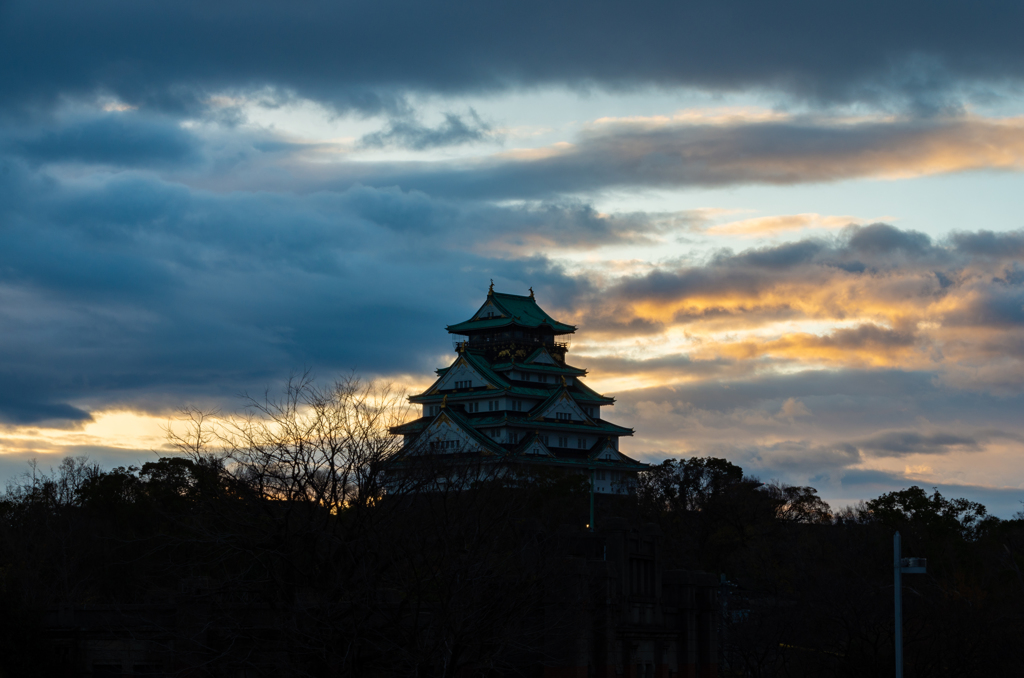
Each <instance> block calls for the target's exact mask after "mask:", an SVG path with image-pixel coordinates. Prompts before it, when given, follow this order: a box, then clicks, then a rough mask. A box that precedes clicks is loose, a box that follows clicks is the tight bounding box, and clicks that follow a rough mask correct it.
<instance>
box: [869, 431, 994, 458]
mask: <svg viewBox="0 0 1024 678" xmlns="http://www.w3.org/2000/svg"><path fill="white" fill-rule="evenodd" d="M857 447H859V448H860V449H862V450H864V451H866V452H869V453H871V454H875V455H878V456H893V457H898V456H903V455H908V454H944V453H947V452H949V451H950V450H951V449H961V450H978V449H980V444H979V441H978V439H977V438H974V437H971V436H963V435H957V434H953V433H931V434H923V433H920V432H918V431H888V432H885V433H879V434H877V435H875V436H873V437H872V438H869V439H868V440H862V441H860V442H859V443H857Z"/></svg>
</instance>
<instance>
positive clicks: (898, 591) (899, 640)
mask: <svg viewBox="0 0 1024 678" xmlns="http://www.w3.org/2000/svg"><path fill="white" fill-rule="evenodd" d="M892 571H893V583H894V584H895V586H894V587H893V589H894V592H895V593H894V595H895V596H896V678H903V575H904V574H924V573H925V572H927V571H928V561H927V560H926V559H924V558H903V557H902V554H901V552H900V533H899V532H896V534H894V535H893V537H892Z"/></svg>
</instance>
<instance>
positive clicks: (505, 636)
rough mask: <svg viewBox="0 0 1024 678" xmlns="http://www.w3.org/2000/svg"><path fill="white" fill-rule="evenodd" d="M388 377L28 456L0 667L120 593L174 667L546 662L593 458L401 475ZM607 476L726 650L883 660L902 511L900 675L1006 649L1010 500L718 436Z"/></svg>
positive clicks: (789, 661) (1018, 627)
mask: <svg viewBox="0 0 1024 678" xmlns="http://www.w3.org/2000/svg"><path fill="white" fill-rule="evenodd" d="M397 401H398V396H397V394H395V393H393V392H392V391H391V390H389V389H387V388H386V387H381V386H380V385H378V384H373V383H369V384H368V383H362V382H359V381H358V380H356V379H349V380H345V381H342V382H339V383H337V384H335V385H333V386H332V387H330V388H327V389H319V388H317V387H316V386H315V385H313V384H312V383H310V382H309V381H306V380H303V381H300V382H298V383H296V384H294V385H292V386H291V387H290V388H289V390H288V392H287V393H286V395H285V396H284V397H283V398H282V399H281V400H279V401H272V400H267V399H264V400H262V401H256V400H253V401H250V402H249V405H250V412H251V416H247V417H242V418H238V419H234V420H219V421H218V422H215V423H212V422H211V421H210V420H209V419H208V418H206V417H204V416H203V415H202V414H201V413H198V412H190V413H189V415H190V418H189V427H188V429H187V431H183V432H182V433H181V435H179V436H177V437H175V438H174V440H175V442H176V443H177V445H178V448H179V452H180V454H179V455H177V456H173V457H167V458H163V459H159V460H157V461H154V462H151V463H147V464H143V465H142V466H141V467H121V468H115V469H111V470H104V469H101V468H99V467H98V466H96V465H95V464H91V463H89V462H88V461H87V460H84V459H65V460H64V461H62V462H61V463H60V465H59V466H58V467H57V468H56V469H55V470H53V471H52V472H42V471H40V470H39V469H36V468H33V469H31V470H30V473H29V474H27V475H26V476H25V477H24V478H22V479H21V480H20V481H18V482H15V483H12V484H11V485H9V486H8V488H7V491H6V492H5V493H4V494H3V496H2V498H0V671H2V672H3V675H10V676H17V675H29V674H35V675H60V672H61V670H63V669H62V667H66V666H67V665H68V664H69V662H71V663H73V661H74V658H73V657H71V658H69V657H65V656H61V654H60V653H59V652H55V651H54V647H57V646H58V645H59V643H58V644H57V645H55V640H54V639H55V635H54V634H55V633H56V632H55V631H54V628H55V626H54V615H55V614H56V615H59V614H60V610H61V609H64V608H69V607H74V608H88V609H90V610H115V611H120V613H121V614H122V617H123V618H124V619H128V618H130V617H131V616H132V615H135V617H134V618H135V619H136V621H138V622H139V624H138V628H145V629H146V631H145V633H148V634H149V636H147V637H153V638H158V639H161V640H160V642H164V643H166V644H167V646H168V647H171V646H173V653H174V658H175V659H174V661H175V662H176V664H175V667H176V669H175V670H176V671H180V672H181V673H182V675H185V674H186V673H187V672H188V671H192V673H189V674H188V675H211V676H213V675H242V674H243V672H246V671H248V672H249V673H246V674H245V675H263V674H264V673H266V672H267V671H270V672H271V674H272V675H278V676H286V675H296V676H304V675H308V676H372V675H382V676H383V675H395V676H397V675H409V676H413V675H416V676H427V675H430V676H438V677H440V676H456V675H487V674H488V673H487V672H493V673H494V675H501V674H508V673H513V674H514V672H516V671H520V670H521V668H522V667H523V666H539V665H540V664H542V663H544V662H546V661H548V660H549V659H550V657H548V656H546V655H545V652H546V650H545V648H549V647H551V646H552V643H553V640H554V641H557V638H558V634H559V633H562V632H564V633H566V634H568V635H567V636H566V637H571V634H572V633H573V629H574V628H575V625H577V624H578V619H577V617H578V616H579V615H578V614H577V613H579V612H581V611H580V610H577V609H576V608H575V607H574V606H575V605H577V603H578V601H580V600H583V599H584V598H585V597H586V596H585V595H582V592H581V591H578V590H576V589H574V587H576V586H579V585H580V582H583V581H584V579H581V578H579V577H575V578H574V575H575V574H579V573H574V572H570V571H569V570H572V568H578V567H580V565H579V562H580V561H581V560H585V556H586V555H587V554H588V553H590V552H588V551H587V549H586V543H585V540H586V539H587V538H588V537H587V535H586V532H585V531H584V527H583V526H584V524H585V522H586V520H587V516H588V513H589V499H590V498H589V493H588V486H587V483H586V480H585V478H582V477H579V476H557V475H552V476H551V477H546V478H538V477H537V476H536V475H535V474H531V475H530V476H529V477H519V476H517V474H516V473H515V472H514V469H508V471H509V472H508V473H506V474H504V476H503V477H502V478H501V479H496V480H492V481H487V482H479V481H477V482H473V483H468V482H466V481H467V478H466V477H463V478H457V477H454V475H455V474H454V472H453V471H452V469H451V468H447V469H445V468H435V469H427V472H425V473H422V474H420V476H419V479H417V478H416V476H415V475H413V476H409V477H406V478H405V479H404V480H396V478H395V477H394V476H393V475H391V476H389V475H388V474H387V472H386V464H385V463H384V462H385V461H386V460H387V459H389V458H390V457H391V456H392V455H393V454H394V452H395V451H396V449H397V441H396V440H394V438H393V437H391V436H390V435H389V434H388V433H387V430H388V426H389V425H390V424H391V423H393V422H392V421H391V420H390V417H391V416H393V414H394V412H395V407H394V405H395V403H396V402H397ZM421 470H422V469H421ZM439 478H444V479H445V480H446V481H447V482H444V483H438V482H437V481H438V479H439ZM424 479H429V480H424ZM403 483H404V484H403ZM601 499H602V501H600V502H599V503H598V507H597V510H598V515H597V526H598V530H600V527H601V521H602V520H603V519H604V518H607V517H610V516H613V515H614V516H621V517H626V518H628V519H630V520H631V521H633V522H634V524H638V523H655V524H656V525H657V526H658V527H659V528H660V531H661V534H662V539H661V567H662V568H664V569H683V570H697V571H706V572H712V573H715V574H716V575H719V574H720V575H721V576H722V579H723V583H722V585H721V587H720V589H719V592H720V600H721V603H722V621H721V628H720V641H721V643H720V644H721V651H722V657H723V660H724V663H723V666H722V674H723V675H736V676H837V677H838V676H850V677H853V676H857V677H858V678H859V677H862V676H875V675H879V676H881V675H891V673H892V670H893V595H894V591H893V577H892V575H893V569H892V535H893V532H894V531H896V530H899V531H900V532H901V534H902V535H903V542H904V555H906V556H916V557H926V558H927V559H928V573H927V574H925V575H908V576H907V577H906V578H905V584H904V601H905V602H904V610H905V626H904V628H905V639H906V640H905V647H906V662H907V671H906V675H907V677H908V678H914V677H915V676H992V675H1015V674H1016V673H1019V667H1020V666H1024V649H1022V646H1024V644H1022V643H1020V638H1021V637H1024V612H1022V611H1024V576H1022V572H1021V567H1022V566H1024V520H1021V519H1019V518H1018V519H1014V520H999V519H997V518H994V517H992V516H988V515H987V513H986V511H985V509H984V507H983V506H981V505H980V504H977V503H973V502H970V501H967V500H964V499H948V498H946V497H943V496H941V495H940V494H939V493H938V492H937V491H934V492H932V493H928V492H926V491H924V490H922V489H920V488H917V487H913V488H910V489H907V490H903V491H901V492H893V493H888V494H885V495H882V496H880V497H877V498H876V499H873V500H871V501H868V502H866V503H865V504H863V505H862V506H859V507H853V508H847V509H843V510H841V511H833V510H832V509H831V508H830V507H829V506H828V505H827V504H826V503H825V502H823V501H822V500H821V499H820V498H819V497H818V496H817V493H816V492H815V490H814V489H813V488H809V487H794V486H787V485H782V484H777V483H776V484H771V483H769V484H765V483H762V482H760V481H758V480H757V479H754V478H750V477H747V476H745V475H744V473H743V470H742V469H741V468H740V467H738V466H735V465H734V464H731V463H730V462H728V461H726V460H723V459H715V458H693V459H685V460H670V461H666V462H664V463H663V464H661V465H658V466H654V467H652V468H651V469H650V470H649V471H648V472H646V473H644V474H642V475H641V477H640V482H639V486H638V488H637V492H636V494H635V496H630V497H620V498H614V497H602V498H601ZM581 557H583V558H581ZM573 563H576V564H575V565H574V564H573ZM162 609H166V610H171V611H172V612H168V613H167V614H166V615H163V616H161V613H160V612H159V611H160V610H162ZM147 615H148V616H147ZM143 617H145V619H143ZM541 619H543V623H540V622H539V621H538V620H541ZM125 623H127V622H125ZM57 626H59V624H58V625H57ZM134 628H135V627H132V629H134ZM132 629H128V630H127V631H126V633H136V630H132ZM542 636H543V637H542ZM555 644H557V643H555ZM268 667H271V668H268ZM467 672H468V673H467Z"/></svg>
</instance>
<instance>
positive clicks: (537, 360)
mask: <svg viewBox="0 0 1024 678" xmlns="http://www.w3.org/2000/svg"><path fill="white" fill-rule="evenodd" d="M523 362H525V363H526V364H528V365H555V366H558V361H557V360H555V359H554V358H552V357H551V354H550V353H548V350H547V349H546V348H544V347H543V346H541V347H540V348H538V349H537V350H536V351H534V352H533V353H531V354H530V356H529V357H528V358H527V359H526V360H525V361H523Z"/></svg>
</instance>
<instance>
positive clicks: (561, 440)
mask: <svg viewBox="0 0 1024 678" xmlns="http://www.w3.org/2000/svg"><path fill="white" fill-rule="evenodd" d="M558 446H559V447H569V438H568V437H566V438H563V437H562V436H559V437H558Z"/></svg>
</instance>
